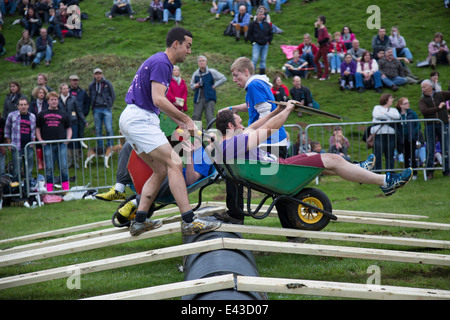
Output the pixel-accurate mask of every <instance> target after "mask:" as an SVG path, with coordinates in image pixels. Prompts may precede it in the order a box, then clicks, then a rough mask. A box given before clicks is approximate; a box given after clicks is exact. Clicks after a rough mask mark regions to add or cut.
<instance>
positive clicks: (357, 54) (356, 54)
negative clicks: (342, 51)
mask: <svg viewBox="0 0 450 320" xmlns="http://www.w3.org/2000/svg"><path fill="white" fill-rule="evenodd" d="M365 51H366V50H365V49H363V48H360V47H359V40H356V39H355V40H353V41H352V48H351V49H349V50H347V53H350V54H351V55H352V59H353V60H354V61H356V62H360V61H361V58H362V55H363V53H364V52H365Z"/></svg>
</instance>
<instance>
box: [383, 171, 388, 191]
mask: <svg viewBox="0 0 450 320" xmlns="http://www.w3.org/2000/svg"><path fill="white" fill-rule="evenodd" d="M382 176H383V178H384V183H383V187H385V188H386V187H387V186H388V181H387V180H386V178H387V175H385V174H383V175H382Z"/></svg>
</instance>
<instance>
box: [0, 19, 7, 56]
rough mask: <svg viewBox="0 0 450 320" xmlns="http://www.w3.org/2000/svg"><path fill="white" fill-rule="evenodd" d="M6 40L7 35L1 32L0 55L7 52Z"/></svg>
mask: <svg viewBox="0 0 450 320" xmlns="http://www.w3.org/2000/svg"><path fill="white" fill-rule="evenodd" d="M0 30H1V25H0ZM5 46H6V40H5V37H4V36H3V33H0V56H2V55H4V54H5V52H6V48H5Z"/></svg>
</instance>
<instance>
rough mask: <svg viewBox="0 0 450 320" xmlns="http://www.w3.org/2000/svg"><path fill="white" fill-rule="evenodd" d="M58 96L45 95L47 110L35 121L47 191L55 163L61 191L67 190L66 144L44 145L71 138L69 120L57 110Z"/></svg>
mask: <svg viewBox="0 0 450 320" xmlns="http://www.w3.org/2000/svg"><path fill="white" fill-rule="evenodd" d="M58 99H59V96H58V94H57V93H56V92H54V91H52V92H50V93H49V94H48V95H47V102H48V105H49V107H48V109H47V110H44V111H42V112H40V113H39V114H38V118H37V121H36V138H37V139H38V141H42V142H43V148H44V160H45V176H46V180H47V191H49V192H50V191H53V184H54V177H53V174H54V170H55V163H56V162H58V167H59V172H60V176H61V186H62V188H63V190H69V170H68V168H67V143H68V142H59V143H45V142H47V141H49V142H50V141H52V140H65V139H71V138H72V128H71V126H70V119H69V116H68V115H67V113H66V112H65V111H64V110H60V109H58V102H59V101H58Z"/></svg>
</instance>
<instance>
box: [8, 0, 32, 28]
mask: <svg viewBox="0 0 450 320" xmlns="http://www.w3.org/2000/svg"><path fill="white" fill-rule="evenodd" d="M18 2H19V5H18V6H17V14H18V15H19V17H20V19H22V18H25V16H26V15H27V11H28V8H30V7H33V8H34V5H33V4H31V3H30V0H22V1H18ZM0 3H1V1H0ZM21 23H22V21H21Z"/></svg>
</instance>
